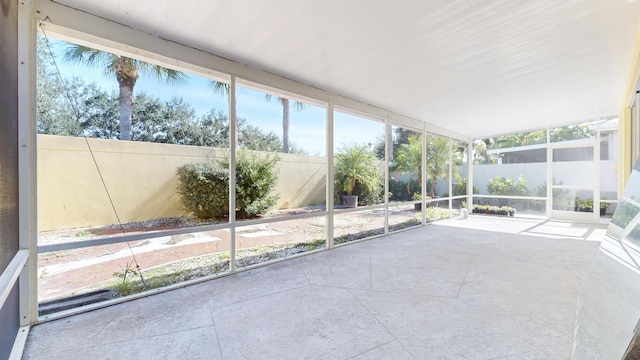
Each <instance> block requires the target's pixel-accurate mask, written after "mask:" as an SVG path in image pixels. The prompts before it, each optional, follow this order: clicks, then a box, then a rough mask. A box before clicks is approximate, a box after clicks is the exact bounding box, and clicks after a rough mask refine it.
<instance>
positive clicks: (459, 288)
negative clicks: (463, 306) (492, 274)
mask: <svg viewBox="0 0 640 360" xmlns="http://www.w3.org/2000/svg"><path fill="white" fill-rule="evenodd" d="M472 268H473V266H472V265H469V267H468V268H467V272H466V273H465V274H464V278H463V279H462V282H461V283H460V287H458V292H456V296H455V297H454V299H457V298H458V296H460V293H461V292H462V288H463V287H464V284H465V283H466V282H467V277H468V276H469V273H471V269H472Z"/></svg>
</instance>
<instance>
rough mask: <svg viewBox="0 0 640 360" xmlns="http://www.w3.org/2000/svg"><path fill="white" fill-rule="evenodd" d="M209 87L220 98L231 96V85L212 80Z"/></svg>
mask: <svg viewBox="0 0 640 360" xmlns="http://www.w3.org/2000/svg"><path fill="white" fill-rule="evenodd" d="M209 87H210V88H212V89H213V92H214V93H215V94H217V95H220V96H226V95H228V94H229V84H227V83H223V82H220V81H215V80H210V81H209Z"/></svg>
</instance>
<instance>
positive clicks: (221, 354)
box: [209, 309, 224, 360]
mask: <svg viewBox="0 0 640 360" xmlns="http://www.w3.org/2000/svg"><path fill="white" fill-rule="evenodd" d="M209 314H210V315H211V322H212V323H213V333H214V334H215V336H216V342H217V343H218V352H219V353H220V359H222V360H224V353H223V352H222V343H221V342H220V337H219V336H218V327H217V326H216V318H215V316H214V315H213V310H211V309H209Z"/></svg>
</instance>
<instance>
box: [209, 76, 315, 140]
mask: <svg viewBox="0 0 640 360" xmlns="http://www.w3.org/2000/svg"><path fill="white" fill-rule="evenodd" d="M210 86H211V88H213V92H214V93H216V94H219V95H223V96H225V95H228V94H229V84H226V83H223V82H219V81H215V80H212V81H211V83H210ZM265 98H266V99H267V100H269V101H271V100H272V99H273V96H272V95H269V94H265ZM278 102H279V103H280V104H281V105H282V152H283V153H289V152H290V147H289V107H290V105H291V104H290V103H291V101H290V100H289V99H287V98H281V97H278ZM305 107H306V104H305V103H303V102H300V101H294V102H293V108H294V109H295V110H298V111H300V110H303V109H304V108H305Z"/></svg>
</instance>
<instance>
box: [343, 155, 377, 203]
mask: <svg viewBox="0 0 640 360" xmlns="http://www.w3.org/2000/svg"><path fill="white" fill-rule="evenodd" d="M334 172H335V184H336V188H338V189H341V190H342V191H344V192H345V194H346V195H347V196H352V195H353V191H354V189H355V188H356V185H360V186H361V188H362V190H364V191H368V192H373V191H375V189H376V186H377V185H378V168H377V165H376V159H375V156H374V154H373V152H371V151H370V150H369V148H368V147H367V146H366V145H358V144H351V145H348V146H347V145H343V146H342V147H341V148H340V149H338V151H337V152H336V162H335V170H334Z"/></svg>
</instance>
